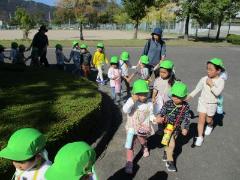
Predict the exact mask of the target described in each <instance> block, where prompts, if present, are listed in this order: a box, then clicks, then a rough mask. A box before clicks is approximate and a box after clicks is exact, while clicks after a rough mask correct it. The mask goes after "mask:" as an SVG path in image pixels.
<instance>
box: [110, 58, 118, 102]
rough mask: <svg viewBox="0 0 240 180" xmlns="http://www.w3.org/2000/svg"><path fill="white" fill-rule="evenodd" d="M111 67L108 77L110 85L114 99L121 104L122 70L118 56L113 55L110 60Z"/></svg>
mask: <svg viewBox="0 0 240 180" xmlns="http://www.w3.org/2000/svg"><path fill="white" fill-rule="evenodd" d="M110 65H111V66H110V68H109V69H108V78H109V79H110V87H111V92H112V99H113V100H114V102H115V103H116V105H119V103H120V101H121V70H120V69H119V62H118V57H117V56H112V57H111V60H110Z"/></svg>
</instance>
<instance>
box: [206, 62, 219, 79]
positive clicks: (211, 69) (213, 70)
mask: <svg viewBox="0 0 240 180" xmlns="http://www.w3.org/2000/svg"><path fill="white" fill-rule="evenodd" d="M220 73H221V71H220V70H217V69H216V67H215V66H214V65H213V64H211V63H208V64H207V75H208V77H209V78H215V77H217V76H218V75H219V74H220Z"/></svg>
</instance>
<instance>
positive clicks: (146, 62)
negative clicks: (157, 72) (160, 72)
mask: <svg viewBox="0 0 240 180" xmlns="http://www.w3.org/2000/svg"><path fill="white" fill-rule="evenodd" d="M140 62H141V63H143V64H149V58H148V56H147V55H143V56H141V57H140Z"/></svg>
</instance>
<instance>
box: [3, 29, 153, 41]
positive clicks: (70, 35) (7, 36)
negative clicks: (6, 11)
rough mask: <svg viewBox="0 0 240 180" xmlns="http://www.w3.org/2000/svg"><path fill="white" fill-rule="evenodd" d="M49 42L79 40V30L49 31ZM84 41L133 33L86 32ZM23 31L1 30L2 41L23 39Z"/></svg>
mask: <svg viewBox="0 0 240 180" xmlns="http://www.w3.org/2000/svg"><path fill="white" fill-rule="evenodd" d="M36 32H37V30H32V31H31V32H30V34H29V38H30V39H32V38H33V36H34V34H35V33H36ZM47 35H48V38H49V40H72V39H76V38H79V36H80V33H79V31H78V30H49V31H48V32H47ZM83 35H84V39H86V40H109V39H132V38H133V31H119V30H84V31H83ZM22 37H23V32H22V31H21V30H0V40H14V39H22ZM149 37H150V34H149V33H143V32H139V34H138V39H146V38H149Z"/></svg>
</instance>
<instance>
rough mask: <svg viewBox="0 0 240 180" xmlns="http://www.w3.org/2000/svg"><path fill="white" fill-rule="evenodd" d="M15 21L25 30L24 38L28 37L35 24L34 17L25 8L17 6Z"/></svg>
mask: <svg viewBox="0 0 240 180" xmlns="http://www.w3.org/2000/svg"><path fill="white" fill-rule="evenodd" d="M14 19H15V22H16V23H17V25H19V26H20V29H22V30H23V38H24V39H27V38H28V35H29V32H30V30H31V29H33V28H34V26H35V24H36V23H35V21H34V18H33V17H32V16H31V15H30V14H29V13H28V12H27V11H26V9H24V8H19V7H18V8H17V10H16V12H15V18H14Z"/></svg>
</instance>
